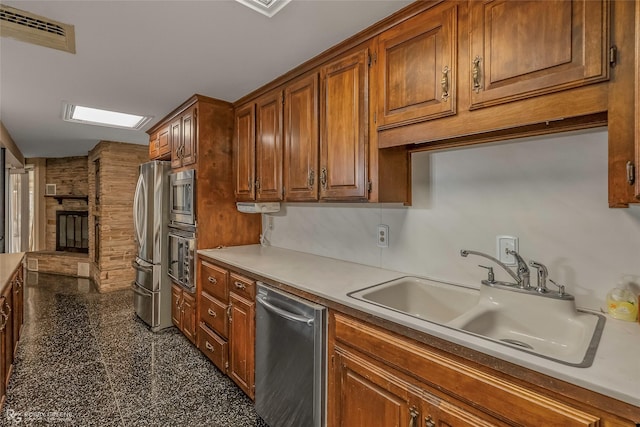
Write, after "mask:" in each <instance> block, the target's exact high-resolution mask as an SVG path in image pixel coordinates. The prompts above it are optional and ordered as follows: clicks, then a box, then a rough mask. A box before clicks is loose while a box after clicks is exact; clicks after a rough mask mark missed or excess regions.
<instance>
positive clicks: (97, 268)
mask: <svg viewBox="0 0 640 427" xmlns="http://www.w3.org/2000/svg"><path fill="white" fill-rule="evenodd" d="M96 161H98V162H99V174H98V180H99V181H100V192H99V196H100V200H99V203H97V200H96V166H97V163H96ZM147 161H149V148H148V146H146V145H137V144H126V143H122V142H109V141H102V142H100V143H99V144H98V145H96V146H95V147H94V148H93V150H91V152H90V153H89V157H88V172H89V174H88V175H89V179H88V192H89V241H90V242H94V239H95V229H94V225H95V221H96V220H98V221H99V224H100V239H99V240H100V243H99V254H100V257H99V260H98V261H97V262H96V248H95V246H94V245H93V244H90V245H89V259H90V261H91V277H92V278H93V280H94V281H95V282H96V285H97V286H98V289H99V290H100V291H101V292H103V291H111V290H116V289H124V288H128V287H130V286H131V282H132V281H133V280H134V277H135V275H134V270H133V268H132V267H131V262H132V261H133V260H134V259H135V256H136V247H135V241H134V230H133V195H134V192H135V188H136V183H137V182H138V166H140V164H141V163H145V162H147Z"/></svg>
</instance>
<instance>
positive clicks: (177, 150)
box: [169, 117, 182, 169]
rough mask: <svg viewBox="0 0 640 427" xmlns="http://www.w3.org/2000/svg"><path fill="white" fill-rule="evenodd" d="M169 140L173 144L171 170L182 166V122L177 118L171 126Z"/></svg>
mask: <svg viewBox="0 0 640 427" xmlns="http://www.w3.org/2000/svg"><path fill="white" fill-rule="evenodd" d="M169 140H170V144H171V168H172V169H176V168H179V167H181V166H182V157H181V154H182V120H181V119H180V117H178V118H176V119H175V120H173V121H172V122H171V124H170V125H169Z"/></svg>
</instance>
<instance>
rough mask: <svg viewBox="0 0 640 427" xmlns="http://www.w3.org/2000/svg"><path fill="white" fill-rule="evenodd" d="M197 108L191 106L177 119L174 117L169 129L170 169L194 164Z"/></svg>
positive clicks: (196, 139) (196, 140) (196, 137)
mask: <svg viewBox="0 0 640 427" xmlns="http://www.w3.org/2000/svg"><path fill="white" fill-rule="evenodd" d="M197 112H198V110H197V107H196V106H195V105H194V106H191V107H190V108H188V109H187V110H185V111H184V112H183V113H182V114H181V115H180V116H179V117H176V118H175V119H174V120H173V121H172V122H171V125H170V127H169V139H170V144H171V167H172V168H173V169H176V168H181V167H183V166H188V165H192V164H194V163H195V162H196V151H197V149H196V147H197V144H198V136H197V129H198V125H197Z"/></svg>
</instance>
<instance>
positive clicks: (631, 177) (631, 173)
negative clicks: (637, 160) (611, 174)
mask: <svg viewBox="0 0 640 427" xmlns="http://www.w3.org/2000/svg"><path fill="white" fill-rule="evenodd" d="M635 169H636V168H635V166H634V165H633V162H631V160H629V161H628V162H627V182H628V183H629V185H633V183H634V182H635V181H636V173H635Z"/></svg>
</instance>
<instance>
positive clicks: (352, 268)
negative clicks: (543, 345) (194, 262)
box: [198, 245, 640, 406]
mask: <svg viewBox="0 0 640 427" xmlns="http://www.w3.org/2000/svg"><path fill="white" fill-rule="evenodd" d="M198 253H200V254H202V255H204V256H206V257H208V258H211V259H214V260H218V261H221V262H223V263H225V264H227V265H229V266H234V267H237V268H239V269H242V270H244V271H247V272H249V273H254V274H256V275H259V276H261V277H263V278H265V279H271V280H273V281H274V282H278V283H281V284H284V285H287V286H291V287H292V288H295V289H298V290H301V291H305V292H309V293H311V294H314V295H317V296H319V297H321V298H324V299H326V300H329V301H332V302H335V303H338V304H342V305H344V306H347V307H351V308H354V309H357V310H360V311H363V312H365V313H368V314H372V315H374V316H377V317H379V318H382V319H385V320H388V321H392V322H395V323H398V324H400V325H403V326H407V327H409V328H412V329H415V330H417V331H420V332H424V333H426V334H429V335H432V336H435V337H438V338H441V339H444V340H447V341H450V342H453V343H455V344H459V345H462V346H465V347H468V348H471V349H473V350H476V351H479V352H482V353H485V354H489V355H491V356H494V357H496V358H499V359H502V360H506V361H508V362H511V363H513V364H516V365H519V366H523V367H525V368H528V369H531V370H534V371H536V372H540V373H543V374H546V375H549V376H551V377H554V378H557V379H560V380H563V381H566V382H568V383H571V384H575V385H577V386H580V387H584V388H586V389H589V390H592V391H595V392H598V393H601V394H603V395H606V396H609V397H612V398H615V399H619V400H621V401H623V402H626V403H630V404H632V405H635V406H640V359H639V358H638V355H639V354H640V325H639V324H638V323H635V322H625V321H621V320H616V319H613V318H612V317H610V316H608V315H607V316H606V317H607V320H606V324H605V328H604V331H603V333H602V338H601V339H600V345H599V347H598V350H597V352H596V355H595V359H594V361H593V364H592V365H591V366H590V367H589V368H578V367H573V366H567V365H564V364H561V363H558V362H554V361H552V360H548V359H544V358H542V357H538V356H535V355H531V354H527V353H524V352H522V351H519V350H517V349H512V348H510V347H507V346H504V345H501V344H498V343H495V342H492V341H489V340H486V339H483V338H480V337H476V336H473V335H469V334H467V333H464V332H461V331H457V330H453V329H450V328H447V327H444V326H440V325H437V324H435V323H431V322H427V321H424V320H420V319H416V318H414V317H411V316H408V315H404V314H402V313H398V312H395V311H392V310H389V309H385V308H383V307H378V306H375V305H373V304H369V303H366V302H363V301H359V300H356V299H354V298H351V297H349V296H348V295H347V294H348V293H349V292H352V291H355V290H359V289H361V288H364V287H367V286H371V285H375V284H378V283H382V282H386V281H389V280H393V279H396V278H399V277H403V276H407V275H409V274H406V273H402V272H397V271H391V270H385V269H381V268H376V267H371V266H366V265H362V264H356V263H352V262H347V261H341V260H337V259H332V258H326V257H322V256H318V255H312V254H308V253H303V252H296V251H291V250H287V249H280V248H275V247H262V246H260V245H247V246H235V247H228V248H221V249H205V250H199V251H198ZM462 285H465V286H467V287H474V286H473V285H470V284H462ZM476 287H477V286H476Z"/></svg>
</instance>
